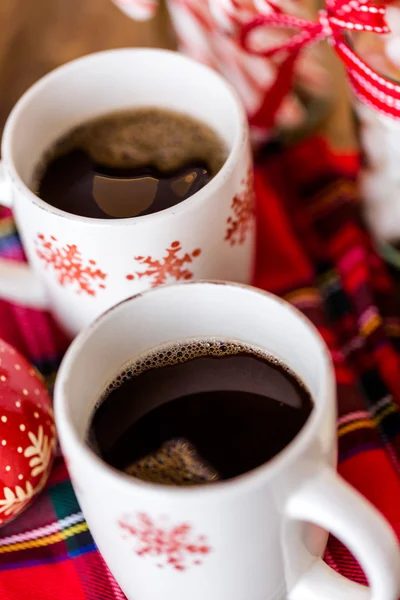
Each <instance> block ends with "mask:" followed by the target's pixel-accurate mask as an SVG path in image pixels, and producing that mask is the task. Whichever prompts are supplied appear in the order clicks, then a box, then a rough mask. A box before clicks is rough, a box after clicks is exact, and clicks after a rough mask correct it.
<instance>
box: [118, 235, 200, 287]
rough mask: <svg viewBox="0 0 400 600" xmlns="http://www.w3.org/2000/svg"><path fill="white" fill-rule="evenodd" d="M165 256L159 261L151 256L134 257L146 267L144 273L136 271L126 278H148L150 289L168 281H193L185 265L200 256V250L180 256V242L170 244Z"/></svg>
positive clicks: (191, 273)
mask: <svg viewBox="0 0 400 600" xmlns="http://www.w3.org/2000/svg"><path fill="white" fill-rule="evenodd" d="M165 252H166V254H165V256H163V257H162V258H161V259H154V258H153V257H152V256H147V257H144V256H135V260H137V261H138V262H140V263H141V264H142V265H144V266H145V267H147V268H146V269H145V270H144V271H136V272H135V273H134V274H129V275H127V276H126V278H127V279H129V280H132V279H135V277H139V278H142V277H149V278H150V280H151V287H157V286H158V285H161V284H162V283H167V282H168V281H182V280H187V279H193V272H192V271H191V270H190V269H188V268H187V267H186V266H185V265H188V264H190V263H192V262H193V259H194V258H196V257H197V256H199V255H200V254H201V250H200V248H196V250H193V252H191V253H190V254H189V253H188V252H186V253H185V254H183V256H182V255H181V256H180V254H181V252H182V245H181V242H179V241H176V242H172V244H171V245H170V247H169V248H166V250H165Z"/></svg>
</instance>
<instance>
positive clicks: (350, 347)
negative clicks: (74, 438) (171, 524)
mask: <svg viewBox="0 0 400 600" xmlns="http://www.w3.org/2000/svg"><path fill="white" fill-rule="evenodd" d="M357 170H358V160H357V156H355V155H349V156H336V155H333V154H332V153H331V152H330V151H329V149H328V148H327V146H326V144H325V142H324V141H322V140H320V139H313V140H311V141H307V142H305V143H302V144H300V145H299V146H297V147H294V148H291V149H280V148H272V147H269V148H268V149H267V150H266V152H265V154H264V156H262V157H260V159H259V161H258V164H257V165H256V172H255V186H256V196H257V223H258V239H257V263H256V270H255V276H254V282H255V285H257V286H259V287H261V288H263V289H266V290H269V291H272V292H274V293H275V294H278V295H280V296H283V297H285V298H286V299H287V300H289V301H290V302H292V303H293V304H294V305H296V306H297V307H298V308H299V309H300V310H302V311H303V312H304V313H305V314H306V315H307V316H308V317H309V318H310V319H311V320H312V321H313V322H314V323H315V324H316V326H317V327H318V328H319V330H320V332H321V334H322V335H323V337H324V339H325V340H326V342H327V344H328V346H329V348H330V350H331V352H332V356H333V360H334V363H335V368H336V377H337V383H338V407H339V419H338V439H339V471H340V473H341V474H342V475H343V477H344V478H345V479H347V480H348V481H349V482H350V483H351V484H353V485H354V486H355V487H356V488H357V489H358V490H359V491H360V492H361V493H362V494H364V495H365V496H366V497H367V498H369V500H371V502H372V503H373V504H375V506H376V507H377V508H378V509H379V510H380V511H381V512H382V513H383V514H384V515H385V516H386V518H387V519H388V520H389V522H390V523H391V525H392V526H393V528H394V530H395V531H396V532H397V534H398V535H399V536H400V478H399V472H400V413H399V401H400V303H399V289H400V288H397V286H396V281H395V279H394V277H393V274H391V273H390V272H389V271H388V269H387V267H386V265H385V264H384V263H383V262H382V261H381V259H380V258H379V257H378V256H377V254H376V252H375V250H374V247H373V244H372V241H371V238H370V236H369V234H368V232H367V231H366V230H365V228H364V225H363V222H362V219H361V214H360V202H359V198H358V194H357V186H356V175H357ZM0 254H2V255H3V256H9V257H10V258H16V259H19V258H21V257H22V255H21V249H20V246H19V244H18V240H17V238H16V234H15V232H14V231H13V226H12V221H11V219H10V215H9V213H7V211H4V213H3V218H2V219H1V220H0ZM0 336H1V337H3V338H4V339H5V340H6V341H8V342H11V343H13V344H14V345H15V346H16V347H18V348H19V349H20V350H21V351H22V352H23V353H25V355H27V356H28V358H30V359H31V360H32V362H34V363H35V364H36V366H38V367H39V368H40V369H41V370H42V371H43V372H44V373H45V375H47V376H48V377H49V383H50V385H51V382H52V379H53V377H52V375H53V373H54V371H55V369H56V367H57V364H58V361H59V359H60V357H61V355H62V352H63V351H64V349H65V346H66V341H65V339H64V338H63V336H62V335H61V334H60V333H59V332H58V331H57V330H56V328H55V327H54V324H53V323H52V321H51V319H50V317H49V316H48V315H46V314H42V313H38V312H37V311H32V310H28V309H24V308H21V307H18V308H17V307H15V306H11V305H9V304H6V303H0ZM0 533H1V536H0V597H1V598H2V600H53V599H54V598H57V600H95V599H96V600H120V599H123V598H124V596H123V594H122V592H121V591H120V590H119V588H118V586H117V584H116V583H115V581H114V579H113V578H112V576H111V574H110V573H109V571H108V569H107V568H106V566H105V564H104V562H103V561H102V559H101V557H100V555H99V553H98V551H97V549H96V547H95V545H94V543H93V540H92V538H91V536H90V533H89V531H88V528H87V525H86V523H85V521H84V518H83V515H82V513H81V511H80V509H79V506H78V504H77V502H76V498H75V496H74V494H73V491H72V488H71V485H70V482H69V479H68V474H67V472H66V470H65V466H64V464H63V461H62V459H61V458H60V459H59V460H58V461H57V463H56V465H55V467H54V469H53V473H52V476H51V479H50V482H49V484H48V486H47V489H46V490H45V491H44V492H43V493H42V494H41V496H40V498H39V499H38V500H37V501H36V502H35V503H34V505H32V507H31V508H30V509H28V510H27V511H26V512H25V513H24V514H23V515H22V516H21V517H20V518H19V519H17V520H16V521H15V522H13V523H11V524H10V525H8V526H7V527H5V528H3V529H2V530H1V532H0ZM325 559H326V561H327V562H328V563H329V564H330V565H331V566H332V567H333V568H334V569H336V570H337V571H339V572H340V573H342V574H343V575H345V576H347V577H350V578H351V579H354V580H355V581H358V582H363V583H365V578H364V575H363V573H362V571H361V570H360V568H359V566H358V564H357V563H356V562H355V560H354V559H353V557H352V556H351V555H350V554H349V552H348V551H347V549H346V548H344V547H343V546H342V545H341V544H340V543H339V542H338V541H337V540H335V539H333V538H331V539H330V540H329V544H328V549H327V552H326V556H325ZM132 576H134V574H132Z"/></svg>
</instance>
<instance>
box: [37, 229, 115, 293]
mask: <svg viewBox="0 0 400 600" xmlns="http://www.w3.org/2000/svg"><path fill="white" fill-rule="evenodd" d="M35 244H36V254H37V256H38V257H39V258H40V259H41V260H42V261H43V262H44V263H45V266H46V268H48V267H50V268H52V269H53V270H54V272H55V273H56V275H57V279H58V282H59V283H60V284H61V285H63V286H64V285H74V286H75V288H76V291H77V293H78V294H81V293H82V292H84V293H85V294H88V295H89V296H95V295H96V289H95V288H96V287H98V288H100V289H104V288H105V287H106V286H105V285H104V284H103V283H99V281H100V282H102V281H104V280H105V279H106V277H107V275H106V273H103V271H101V270H100V269H98V268H97V267H96V261H94V260H89V261H88V262H87V264H85V263H84V262H83V260H82V255H81V253H80V251H79V249H78V247H77V246H76V245H75V244H72V245H70V244H66V245H65V246H61V247H59V245H58V244H57V238H55V237H54V236H53V235H52V236H50V237H49V238H46V237H45V236H44V235H43V234H42V233H38V235H37V240H36V242H35Z"/></svg>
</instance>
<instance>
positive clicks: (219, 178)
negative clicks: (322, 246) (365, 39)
mask: <svg viewBox="0 0 400 600" xmlns="http://www.w3.org/2000/svg"><path fill="white" fill-rule="evenodd" d="M110 54H116V55H118V54H132V55H135V54H136V55H139V54H147V55H160V54H163V55H168V56H170V57H171V58H173V59H176V60H178V61H182V62H190V63H192V64H194V65H195V67H196V69H199V70H203V71H204V72H207V73H208V74H209V75H211V76H212V77H214V78H215V79H216V80H219V83H220V84H222V85H223V86H224V87H225V88H226V90H227V91H228V93H229V95H230V96H231V99H232V106H233V107H234V109H235V111H236V112H237V115H236V117H237V121H238V124H237V131H236V133H235V138H234V140H233V142H232V144H231V146H230V149H229V153H228V155H227V157H226V160H225V162H224V164H223V165H222V167H221V169H220V170H219V171H218V173H217V174H216V175H215V176H214V177H213V178H212V179H211V180H210V181H209V182H208V183H207V184H206V185H205V186H204V187H203V188H201V189H200V190H198V191H197V192H195V193H194V194H193V195H192V196H189V198H186V200H183V201H182V202H179V203H178V204H176V205H175V206H171V207H169V208H165V209H164V210H160V211H157V212H155V213H150V214H148V215H138V216H136V217H127V218H105V219H103V218H97V217H96V218H93V217H85V216H81V215H75V214H72V213H69V212H67V211H64V210H61V209H59V208H56V207H54V206H52V205H51V204H48V203H47V202H45V201H44V200H42V199H41V198H40V197H39V196H37V195H36V194H35V193H34V192H33V191H32V190H31V189H30V188H29V187H28V185H26V184H25V183H24V181H23V180H22V178H21V177H20V175H19V173H18V170H17V168H16V165H15V163H14V160H13V157H12V142H11V140H12V136H13V130H14V128H15V126H16V123H17V121H18V119H19V117H20V114H21V112H22V111H23V110H25V109H26V108H27V106H28V105H29V103H30V102H31V100H32V98H33V97H34V96H35V94H37V93H38V92H39V91H40V90H41V88H42V87H43V86H45V85H46V83H47V82H48V81H49V80H51V79H53V78H54V77H59V76H60V74H63V73H65V72H66V71H68V70H72V69H74V68H75V67H76V66H77V65H80V64H82V63H85V62H90V61H91V60H93V59H96V58H101V57H102V56H105V55H110ZM154 106H156V105H154ZM187 114H188V115H189V116H190V114H189V113H187ZM247 141H248V122H247V116H246V112H245V109H244V106H243V104H242V102H241V100H240V98H239V96H238V94H237V92H236V90H235V88H234V87H233V86H232V85H231V84H230V83H229V82H228V81H227V80H226V79H224V78H223V77H222V76H221V75H220V74H219V73H217V72H216V71H215V70H213V69H211V68H210V67H208V66H207V65H204V64H203V63H200V62H197V61H195V60H193V59H192V58H190V57H188V56H186V55H184V54H181V53H180V52H177V51H174V50H166V49H162V48H146V47H134V48H112V49H109V50H102V51H100V52H92V53H91V54H86V55H85V56H81V57H79V58H76V59H74V60H71V61H69V62H67V63H65V64H63V65H61V66H59V67H56V68H55V69H53V70H52V71H50V72H49V73H47V74H46V75H44V76H43V77H41V78H40V79H38V80H37V81H36V82H35V83H33V84H32V85H31V86H30V87H29V88H28V89H27V90H26V91H25V92H24V93H23V94H22V96H21V97H20V98H19V100H18V101H17V102H16V104H15V105H14V107H13V108H12V110H11V112H10V114H9V116H8V118H7V121H6V124H5V126H4V132H3V136H2V142H1V154H2V162H3V166H4V168H5V172H6V173H7V174H8V175H9V177H10V179H11V182H12V184H13V185H14V186H16V187H17V188H18V189H19V191H20V192H22V193H23V194H24V195H25V196H26V197H27V198H28V199H29V201H30V202H32V203H33V204H35V205H36V206H37V207H38V208H40V209H42V210H45V211H46V212H51V213H53V214H54V215H56V216H59V217H62V218H66V219H69V220H73V221H79V222H84V223H85V224H87V225H90V224H93V225H96V226H99V225H103V226H109V225H110V224H115V225H120V226H121V225H126V226H128V225H130V226H132V224H133V223H134V222H136V221H137V220H138V219H139V220H140V221H141V222H143V221H144V220H156V219H157V217H158V218H159V217H160V216H162V217H164V218H165V216H166V215H168V216H171V215H175V214H177V213H180V212H183V211H184V210H187V209H190V208H192V207H193V206H194V205H195V204H196V203H198V202H199V201H201V200H202V199H203V198H204V197H206V196H209V195H210V194H215V193H216V191H217V190H218V189H219V187H220V186H221V185H222V183H223V182H224V181H225V180H226V179H227V178H228V177H229V176H230V174H231V173H232V171H233V170H234V168H235V163H236V160H237V156H238V154H239V153H240V151H241V149H242V147H243V146H244V145H245V144H246V143H247Z"/></svg>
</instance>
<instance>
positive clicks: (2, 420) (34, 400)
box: [0, 340, 56, 525]
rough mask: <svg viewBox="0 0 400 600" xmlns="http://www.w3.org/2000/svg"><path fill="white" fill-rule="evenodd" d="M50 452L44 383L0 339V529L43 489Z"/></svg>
mask: <svg viewBox="0 0 400 600" xmlns="http://www.w3.org/2000/svg"><path fill="white" fill-rule="evenodd" d="M55 452H56V431H55V425H54V416H53V410H52V407H51V400H50V397H49V395H48V393H47V390H46V387H45V385H44V382H43V380H42V378H41V377H40V375H39V374H38V372H37V371H36V370H35V369H34V367H32V366H31V365H30V364H29V363H28V361H27V360H26V359H25V358H24V357H23V356H21V355H20V354H19V353H18V352H16V351H15V349H14V348H12V347H11V346H10V345H8V344H6V343H5V342H3V341H2V340H0V525H3V524H5V523H7V522H8V521H9V520H10V519H13V518H14V517H16V516H17V515H18V514H19V513H20V512H21V511H22V510H24V509H25V508H26V507H27V506H28V505H29V504H30V502H31V501H32V499H33V498H34V497H35V496H36V495H37V494H38V493H39V492H40V491H41V490H42V488H43V487H44V485H45V484H46V482H47V478H48V476H49V473H50V469H51V465H52V462H53V459H54V457H55Z"/></svg>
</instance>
